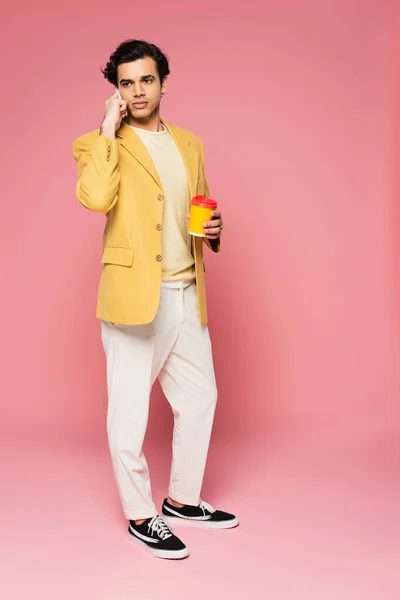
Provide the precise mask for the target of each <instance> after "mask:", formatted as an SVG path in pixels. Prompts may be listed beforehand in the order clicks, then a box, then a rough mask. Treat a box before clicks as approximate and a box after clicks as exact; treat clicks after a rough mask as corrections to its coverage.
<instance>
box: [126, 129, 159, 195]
mask: <svg viewBox="0 0 400 600" xmlns="http://www.w3.org/2000/svg"><path fill="white" fill-rule="evenodd" d="M116 136H117V137H118V138H119V140H120V144H121V146H123V147H124V148H125V150H127V151H128V152H129V153H130V154H132V156H133V157H134V158H136V160H137V161H138V162H140V164H141V165H142V166H143V167H144V168H145V169H146V171H148V172H149V174H150V175H151V176H152V177H153V179H154V181H155V182H156V183H157V185H158V186H159V188H160V189H162V185H161V182H160V178H159V176H158V173H157V170H156V168H155V166H154V163H153V161H152V158H151V156H150V154H149V153H148V151H147V148H146V146H145V145H144V144H143V142H142V140H141V139H140V137H139V136H138V135H137V134H136V132H135V131H134V130H133V129H132V127H130V126H129V125H128V124H127V123H125V121H122V122H121V126H120V128H119V129H118V130H117V133H116Z"/></svg>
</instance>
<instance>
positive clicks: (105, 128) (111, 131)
mask: <svg viewBox="0 0 400 600" xmlns="http://www.w3.org/2000/svg"><path fill="white" fill-rule="evenodd" d="M100 135H104V137H107V138H110V139H113V138H115V125H114V123H108V122H107V121H103V122H102V124H101V125H100Z"/></svg>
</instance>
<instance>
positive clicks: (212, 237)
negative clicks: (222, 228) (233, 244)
mask: <svg viewBox="0 0 400 600" xmlns="http://www.w3.org/2000/svg"><path fill="white" fill-rule="evenodd" d="M206 238H207V239H208V240H217V239H218V238H219V235H206Z"/></svg>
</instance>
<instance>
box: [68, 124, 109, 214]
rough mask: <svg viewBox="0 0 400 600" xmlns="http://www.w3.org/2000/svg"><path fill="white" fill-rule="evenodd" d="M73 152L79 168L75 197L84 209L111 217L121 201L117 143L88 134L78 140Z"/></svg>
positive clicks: (100, 136)
mask: <svg viewBox="0 0 400 600" xmlns="http://www.w3.org/2000/svg"><path fill="white" fill-rule="evenodd" d="M72 150H73V154H74V158H75V160H76V162H77V165H78V182H77V184H76V197H77V198H78V200H79V202H80V203H81V204H82V205H83V206H84V207H85V208H87V209H89V210H92V211H94V212H102V213H108V212H109V211H110V210H111V209H112V208H113V206H115V204H116V202H117V200H118V188H119V182H120V174H119V168H118V159H119V145H118V141H117V140H116V139H110V138H106V137H105V136H102V135H99V136H98V137H94V136H93V135H91V134H88V135H85V136H82V137H79V138H77V139H76V140H75V141H74V143H73V146H72Z"/></svg>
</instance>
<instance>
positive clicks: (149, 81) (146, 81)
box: [143, 79, 153, 83]
mask: <svg viewBox="0 0 400 600" xmlns="http://www.w3.org/2000/svg"><path fill="white" fill-rule="evenodd" d="M143 81H144V82H145V83H151V82H152V81H153V80H152V79H144V80H143Z"/></svg>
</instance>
